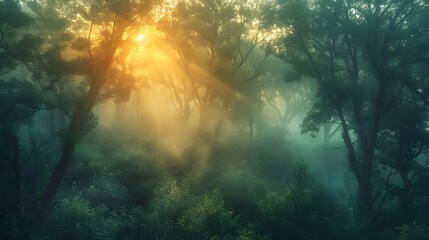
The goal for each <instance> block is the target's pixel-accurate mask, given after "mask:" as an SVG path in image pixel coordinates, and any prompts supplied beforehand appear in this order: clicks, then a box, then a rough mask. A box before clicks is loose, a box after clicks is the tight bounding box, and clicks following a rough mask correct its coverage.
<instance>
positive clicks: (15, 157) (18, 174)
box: [10, 135, 24, 218]
mask: <svg viewBox="0 0 429 240" xmlns="http://www.w3.org/2000/svg"><path fill="white" fill-rule="evenodd" d="M10 146H11V148H12V165H13V172H14V174H15V178H16V193H15V194H16V195H15V203H16V212H17V214H18V216H19V217H20V218H22V217H24V201H23V199H22V169H21V167H20V166H19V144H18V138H17V136H16V135H14V136H13V137H12V138H11V139H10Z"/></svg>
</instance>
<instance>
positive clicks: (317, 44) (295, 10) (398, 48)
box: [273, 0, 428, 219]
mask: <svg viewBox="0 0 429 240" xmlns="http://www.w3.org/2000/svg"><path fill="white" fill-rule="evenodd" d="M427 8H428V5H427V3H424V2H422V1H395V0H385V1H380V0H378V1H366V2H361V1H349V0H343V1H302V0H293V1H278V9H279V11H278V13H277V15H276V16H277V18H276V19H275V20H274V21H273V22H275V24H277V26H279V27H280V29H282V30H283V31H284V36H283V38H280V39H279V45H278V49H277V50H278V53H279V55H280V56H282V57H283V58H284V59H285V60H286V61H287V62H289V63H291V64H292V65H293V66H294V67H295V70H296V71H297V72H298V73H300V74H303V75H309V76H311V77H313V78H314V79H315V80H316V82H317V83H318V86H319V89H318V91H317V97H318V101H317V102H316V103H315V104H314V106H313V109H312V110H311V111H310V112H309V113H308V114H307V117H306V118H305V119H304V122H303V125H302V130H303V132H309V131H318V129H319V127H320V126H321V125H322V124H323V123H326V122H330V121H338V122H339V123H340V124H341V128H342V136H343V140H344V143H345V146H346V149H347V152H348V162H349V164H350V168H351V170H352V172H353V174H354V176H355V179H356V182H357V187H358V192H357V209H358V210H360V212H361V213H362V214H363V215H365V216H366V217H368V218H370V219H371V218H373V217H374V214H373V211H374V205H373V203H374V201H376V200H377V199H374V196H373V193H374V192H373V187H374V186H373V171H374V159H375V151H376V148H377V144H378V138H379V134H380V130H381V127H380V125H381V123H382V121H383V120H384V119H385V118H386V117H387V115H386V114H387V112H388V111H389V110H390V108H391V107H392V103H393V102H394V100H395V98H396V96H395V93H397V91H395V88H396V87H397V86H398V83H399V82H400V79H401V77H399V76H398V75H399V71H398V70H399V69H400V68H402V67H403V66H409V65H412V64H415V63H416V62H422V61H425V59H422V58H415V57H413V58H412V59H408V60H406V61H404V60H403V58H401V57H400V56H401V55H403V54H404V53H405V52H408V53H410V52H411V51H413V50H412V49H413V47H412V46H413V44H414V43H417V42H420V41H421V40H422V38H421V37H418V36H422V35H421V32H427V30H428V29H427V26H420V25H413V27H411V26H410V23H413V22H416V20H417V19H419V18H420V17H421V14H420V13H421V12H422V11H426V10H425V9H427ZM401 74H403V72H401Z"/></svg>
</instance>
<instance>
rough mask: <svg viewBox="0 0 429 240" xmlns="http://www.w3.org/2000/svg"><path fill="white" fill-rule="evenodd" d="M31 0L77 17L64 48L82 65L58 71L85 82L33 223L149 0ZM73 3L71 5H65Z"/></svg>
mask: <svg viewBox="0 0 429 240" xmlns="http://www.w3.org/2000/svg"><path fill="white" fill-rule="evenodd" d="M30 3H31V4H34V5H35V6H38V8H40V9H52V8H50V7H55V8H56V9H58V11H59V13H58V14H59V15H61V16H64V17H65V18H66V20H71V19H72V18H71V17H72V16H78V19H76V20H74V21H73V22H69V26H70V27H71V29H74V32H73V34H75V35H76V37H75V38H74V39H75V41H73V42H70V43H69V45H68V48H70V49H74V50H75V51H76V52H75V53H76V55H77V56H78V57H77V59H83V60H84V61H85V62H86V64H85V68H78V69H75V71H74V72H72V73H67V75H60V76H59V77H60V78H62V77H65V76H67V77H70V76H72V78H71V79H75V80H78V78H77V76H83V77H84V81H83V84H81V86H80V87H81V89H82V90H83V93H82V94H81V96H79V97H78V99H77V100H76V102H75V104H74V106H73V108H72V113H71V114H70V124H69V127H68V129H67V130H66V133H65V136H64V140H63V146H62V154H61V158H60V160H59V162H58V165H57V166H56V168H55V170H54V172H53V174H52V176H51V178H50V180H49V183H48V185H47V187H46V189H45V191H44V194H43V197H42V200H41V204H40V208H39V210H38V211H37V213H36V219H37V220H38V222H39V223H43V222H44V220H45V219H46V217H47V216H48V213H49V210H50V208H51V206H52V203H53V201H54V197H55V195H56V193H57V191H58V188H59V185H60V182H61V180H62V178H63V177H64V174H65V172H66V170H67V168H68V166H69V165H70V163H71V161H72V158H73V153H74V150H75V147H76V144H77V143H78V142H79V139H80V138H81V137H82V136H83V135H85V133H86V132H88V131H89V130H90V129H91V128H93V127H95V125H96V124H97V118H96V117H95V116H94V115H93V114H92V113H91V112H92V109H93V107H94V105H95V104H96V103H97V101H98V100H99V96H100V94H101V93H102V91H105V90H104V89H103V87H105V86H106V85H107V82H108V80H109V71H110V70H111V69H112V65H114V64H115V63H118V62H120V61H123V60H124V59H121V58H120V57H119V56H120V55H119V54H118V53H119V52H121V51H123V48H122V46H123V44H124V40H126V38H127V37H128V36H130V35H132V34H133V31H135V29H136V28H138V27H139V24H141V22H142V21H143V20H148V19H149V12H150V11H151V9H152V7H153V4H154V2H152V1H145V2H140V1H129V0H121V1H98V0H94V1H78V0H77V1H74V2H73V3H65V2H57V1H49V0H47V1H43V2H39V3H38V4H36V3H35V2H30ZM72 5H73V6H76V8H70V6H72ZM94 36H97V37H94ZM73 43H74V45H73ZM67 50H68V49H67ZM73 60H74V59H72V60H70V61H73ZM75 60H76V59H75ZM81 83H82V82H81ZM78 86H79V85H78ZM82 90H81V91H82Z"/></svg>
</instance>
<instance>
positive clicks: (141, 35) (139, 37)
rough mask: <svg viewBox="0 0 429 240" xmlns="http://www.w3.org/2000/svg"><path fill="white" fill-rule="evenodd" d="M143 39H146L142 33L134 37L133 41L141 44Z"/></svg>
mask: <svg viewBox="0 0 429 240" xmlns="http://www.w3.org/2000/svg"><path fill="white" fill-rule="evenodd" d="M145 39H146V37H145V36H144V35H143V34H142V33H140V34H138V35H137V36H136V38H135V41H136V42H138V43H142V42H143V41H144V40H145Z"/></svg>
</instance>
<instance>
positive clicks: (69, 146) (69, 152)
mask: <svg viewBox="0 0 429 240" xmlns="http://www.w3.org/2000/svg"><path fill="white" fill-rule="evenodd" d="M128 15H129V12H127V13H125V14H123V16H117V24H116V25H115V26H116V27H115V29H114V30H113V33H112V38H111V42H110V45H109V47H108V48H107V49H106V51H105V55H104V57H103V60H102V61H101V62H100V64H99V65H98V67H97V68H96V69H95V70H94V71H93V73H92V74H91V76H90V78H91V80H92V81H91V85H90V88H89V90H88V92H87V94H86V95H85V97H84V98H83V99H82V100H81V101H80V102H78V104H77V106H76V108H75V110H74V112H73V117H72V119H71V122H70V127H69V130H68V132H67V134H66V137H65V139H64V145H63V149H62V156H61V159H60V161H59V163H58V165H57V167H56V169H55V171H54V173H53V175H52V177H51V179H50V180H49V183H48V186H47V187H46V189H45V192H44V194H43V198H42V201H41V204H40V208H39V210H38V211H37V212H36V215H35V220H36V223H37V224H40V225H43V224H44V222H45V221H46V219H47V217H48V214H49V211H50V209H51V207H52V204H53V202H54V198H55V195H56V194H57V192H58V188H59V186H60V183H61V180H62V179H63V177H64V174H65V173H66V171H67V168H68V166H69V165H70V163H71V161H72V158H73V153H74V150H75V147H76V143H77V140H78V138H79V137H80V136H82V135H83V131H84V126H85V121H87V119H88V116H89V115H90V113H91V111H92V108H93V107H94V105H95V103H96V100H97V97H98V94H99V92H100V89H101V87H102V85H103V83H104V82H105V76H106V73H107V70H108V69H109V67H110V65H111V62H112V59H113V56H114V55H115V52H116V50H117V48H118V47H119V45H120V43H121V42H122V36H123V34H124V32H125V29H126V28H127V26H128V24H129V23H128V22H127V20H126V19H127V18H125V16H128Z"/></svg>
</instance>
